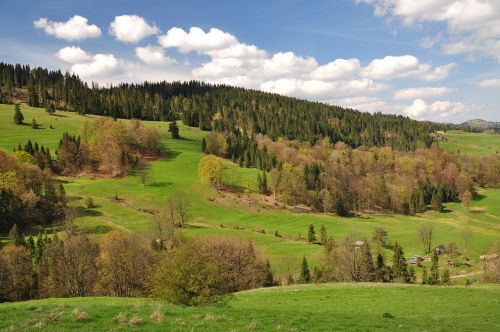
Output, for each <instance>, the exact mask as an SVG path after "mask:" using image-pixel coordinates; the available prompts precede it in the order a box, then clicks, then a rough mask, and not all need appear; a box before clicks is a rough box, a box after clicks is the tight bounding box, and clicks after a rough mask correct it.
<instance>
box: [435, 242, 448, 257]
mask: <svg viewBox="0 0 500 332" xmlns="http://www.w3.org/2000/svg"><path fill="white" fill-rule="evenodd" d="M434 250H436V252H437V253H438V255H443V254H446V247H445V246H444V245H442V244H440V245H438V246H437V247H436V248H435V249H434Z"/></svg>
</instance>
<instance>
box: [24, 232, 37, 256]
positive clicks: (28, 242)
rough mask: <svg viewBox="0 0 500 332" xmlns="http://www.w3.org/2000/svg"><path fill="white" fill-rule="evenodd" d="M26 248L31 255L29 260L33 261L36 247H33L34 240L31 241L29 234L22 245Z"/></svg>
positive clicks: (31, 237)
mask: <svg viewBox="0 0 500 332" xmlns="http://www.w3.org/2000/svg"><path fill="white" fill-rule="evenodd" d="M24 245H25V246H26V249H28V251H29V253H30V254H31V258H32V259H34V258H35V256H36V247H35V240H33V236H32V235H31V234H30V235H29V236H28V239H27V240H26V242H25V243H24Z"/></svg>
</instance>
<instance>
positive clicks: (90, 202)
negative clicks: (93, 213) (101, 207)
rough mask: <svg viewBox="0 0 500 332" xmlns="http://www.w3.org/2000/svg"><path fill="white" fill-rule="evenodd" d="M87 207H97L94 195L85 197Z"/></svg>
mask: <svg viewBox="0 0 500 332" xmlns="http://www.w3.org/2000/svg"><path fill="white" fill-rule="evenodd" d="M85 207H86V208H87V209H93V208H94V207H95V205H94V199H93V198H92V196H88V197H87V198H85Z"/></svg>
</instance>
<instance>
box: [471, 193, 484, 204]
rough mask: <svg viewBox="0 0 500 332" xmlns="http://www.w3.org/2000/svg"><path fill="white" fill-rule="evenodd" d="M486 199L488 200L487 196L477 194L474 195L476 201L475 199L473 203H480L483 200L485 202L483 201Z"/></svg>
mask: <svg viewBox="0 0 500 332" xmlns="http://www.w3.org/2000/svg"><path fill="white" fill-rule="evenodd" d="M485 198H486V196H485V195H481V194H479V193H477V194H475V195H474V199H473V201H474V202H479V201H481V200H483V199H485Z"/></svg>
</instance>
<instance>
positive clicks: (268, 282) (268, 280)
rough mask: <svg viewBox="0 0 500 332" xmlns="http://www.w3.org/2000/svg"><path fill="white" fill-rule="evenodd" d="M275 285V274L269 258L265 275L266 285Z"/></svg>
mask: <svg viewBox="0 0 500 332" xmlns="http://www.w3.org/2000/svg"><path fill="white" fill-rule="evenodd" d="M271 286H274V275H273V270H272V269H271V263H269V259H268V260H267V261H266V268H265V276H264V287H271Z"/></svg>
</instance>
